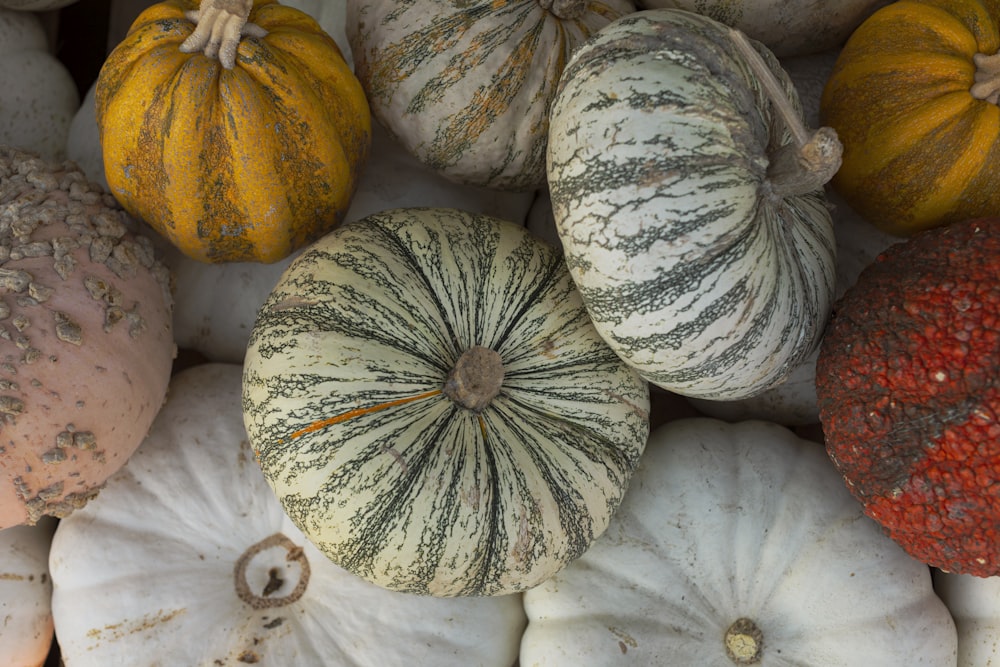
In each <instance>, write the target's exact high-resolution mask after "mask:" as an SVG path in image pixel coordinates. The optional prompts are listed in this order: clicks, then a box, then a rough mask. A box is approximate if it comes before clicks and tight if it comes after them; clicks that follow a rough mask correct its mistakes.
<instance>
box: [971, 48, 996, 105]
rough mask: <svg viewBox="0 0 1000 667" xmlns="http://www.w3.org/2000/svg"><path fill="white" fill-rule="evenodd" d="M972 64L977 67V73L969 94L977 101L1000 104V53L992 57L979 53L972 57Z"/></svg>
mask: <svg viewBox="0 0 1000 667" xmlns="http://www.w3.org/2000/svg"><path fill="white" fill-rule="evenodd" d="M972 62H973V63H975V65H976V73H975V75H974V79H975V83H974V84H972V87H971V88H969V92H970V93H972V96H973V97H975V98H976V99H977V100H986V101H987V102H992V103H993V104H1000V53H994V54H993V55H992V56H988V55H986V54H985V53H977V54H976V55H974V56H972Z"/></svg>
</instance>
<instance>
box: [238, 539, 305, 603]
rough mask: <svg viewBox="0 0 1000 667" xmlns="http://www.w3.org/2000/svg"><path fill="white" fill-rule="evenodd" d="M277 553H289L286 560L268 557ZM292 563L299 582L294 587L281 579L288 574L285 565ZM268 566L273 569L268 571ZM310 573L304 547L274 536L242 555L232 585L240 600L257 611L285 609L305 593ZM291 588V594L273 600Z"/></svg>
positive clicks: (249, 548)
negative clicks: (276, 608)
mask: <svg viewBox="0 0 1000 667" xmlns="http://www.w3.org/2000/svg"><path fill="white" fill-rule="evenodd" d="M274 549H284V550H285V552H286V553H285V555H284V558H281V554H280V553H278V554H273V553H272V554H269V555H268V554H265V552H267V551H270V550H274ZM282 561H284V562H282ZM292 562H296V563H298V568H297V569H298V579H297V581H296V582H295V585H294V586H290V587H289V586H286V579H285V577H283V576H282V575H285V574H286V573H287V572H288V570H289V568H288V567H287V566H286V563H292ZM268 564H270V565H271V567H268ZM265 568H266V570H265ZM310 572H311V570H310V568H309V561H308V560H307V559H306V554H305V551H304V550H303V549H302V547H300V546H299V545H297V544H295V542H293V541H292V540H290V539H289V538H288V537H286V536H285V535H283V534H282V533H275V534H274V535H271V536H270V537H265V538H264V539H263V540H261V541H260V542H257V543H256V544H252V545H250V546H249V547H248V548H247V550H246V551H244V552H243V554H242V555H241V556H240V557H239V560H237V561H236V565H235V567H234V568H233V585H234V586H235V587H236V594H237V595H238V596H239V597H240V599H241V600H243V601H244V602H246V603H247V604H248V605H250V606H251V607H253V608H254V609H268V608H272V607H284V606H285V605H289V604H292V603H293V602H295V601H296V600H298V599H299V598H300V597H302V595H303V594H304V593H305V592H306V586H308V584H309V575H310ZM251 580H252V581H251ZM288 588H291V590H289V591H288V593H286V594H285V595H282V596H280V597H274V594H275V593H278V592H280V591H281V590H283V589H288Z"/></svg>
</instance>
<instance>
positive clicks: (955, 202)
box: [820, 0, 1000, 236]
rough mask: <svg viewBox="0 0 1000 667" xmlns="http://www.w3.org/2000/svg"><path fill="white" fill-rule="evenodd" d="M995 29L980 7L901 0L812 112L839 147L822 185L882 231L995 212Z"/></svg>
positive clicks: (998, 131)
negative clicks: (836, 164) (838, 158)
mask: <svg viewBox="0 0 1000 667" xmlns="http://www.w3.org/2000/svg"><path fill="white" fill-rule="evenodd" d="M998 21H1000V6H998V5H997V4H996V3H995V2H992V1H990V0H902V1H900V2H894V3H892V4H890V5H889V6H887V7H885V8H883V9H880V10H879V11H877V12H875V14H873V15H872V16H871V17H870V18H868V19H867V20H866V21H865V22H864V23H863V24H862V25H861V26H860V27H859V28H858V29H857V30H856V31H855V32H854V33H853V34H852V35H851V38H850V40H848V42H847V44H846V45H845V46H844V48H843V50H842V51H841V53H840V57H839V58H838V60H837V63H836V66H835V67H834V70H833V72H832V73H831V75H830V78H829V81H828V83H827V86H826V89H825V91H824V93H823V98H822V105H821V108H820V111H821V117H822V121H823V122H824V123H826V124H828V125H830V126H831V127H833V128H835V129H836V130H837V133H838V135H839V136H840V139H841V141H842V143H843V146H844V155H843V165H842V166H841V168H840V170H839V171H838V172H837V174H836V176H835V177H834V179H833V181H832V183H833V186H834V187H835V188H836V189H837V191H838V192H840V193H841V194H842V195H843V196H844V198H845V199H846V200H847V201H848V202H849V203H850V204H851V206H853V207H854V208H855V209H856V210H857V211H858V212H859V213H860V214H861V215H863V216H864V217H865V218H866V219H868V220H869V221H870V222H871V223H873V224H875V225H876V226H878V227H879V228H881V229H883V230H884V231H887V232H889V233H892V234H896V235H899V236H908V235H910V234H913V233H914V232H917V231H919V230H922V229H928V228H930V227H935V226H939V225H943V224H948V223H951V222H956V221H960V220H963V219H966V218H971V217H979V216H989V215H995V214H997V212H998V211H1000V168H998V166H997V165H998V161H1000V108H997V90H998V89H1000V67H998V66H997V63H998V61H1000V56H998V55H996V54H997V49H998V47H1000V24H998Z"/></svg>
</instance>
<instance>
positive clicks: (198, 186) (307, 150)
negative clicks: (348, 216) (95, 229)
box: [95, 0, 371, 262]
mask: <svg viewBox="0 0 1000 667" xmlns="http://www.w3.org/2000/svg"><path fill="white" fill-rule="evenodd" d="M196 8H197V4H196V3H195V2H193V0H167V1H166V2H162V3H159V4H156V5H153V6H152V7H150V8H149V9H147V10H146V11H145V12H143V13H142V14H141V15H140V16H139V17H138V18H137V19H136V21H135V23H133V25H132V28H131V29H130V31H129V33H128V35H127V36H126V37H125V39H124V40H123V41H122V42H121V44H119V45H118V46H117V47H116V48H115V50H114V51H113V52H112V53H111V54H110V55H109V56H108V58H107V60H106V62H105V63H104V66H103V67H102V69H101V73H100V77H99V79H98V81H97V85H96V91H95V96H96V111H97V119H98V126H99V129H100V135H101V145H102V148H103V152H104V166H105V175H106V177H107V181H108V185H109V187H110V189H111V191H112V193H113V194H114V195H115V197H116V198H117V199H118V200H119V201H120V202H121V204H122V206H123V207H124V208H125V209H126V210H127V211H128V212H129V213H131V214H132V215H134V216H137V217H140V218H142V219H143V220H145V221H147V222H148V223H149V224H150V225H152V226H153V227H154V228H156V229H157V231H159V232H160V233H161V234H163V235H164V236H166V237H167V238H168V239H170V241H171V242H172V243H174V244H175V245H176V246H177V247H178V248H180V249H181V250H182V251H183V252H184V253H185V254H187V255H189V256H191V257H193V258H195V259H198V260H202V261H209V262H220V261H261V262H273V261H277V260H279V259H282V258H284V257H286V256H288V255H289V254H290V253H291V252H293V251H294V250H296V249H298V248H300V247H302V246H304V245H306V244H307V243H308V242H310V241H312V240H315V239H316V238H318V237H319V236H320V235H322V233H324V232H325V231H328V230H329V229H331V228H333V227H334V226H336V225H337V224H338V223H339V222H340V220H341V218H342V217H343V215H344V214H345V212H346V210H347V207H348V204H349V202H350V199H351V196H352V194H353V192H354V189H355V186H356V182H357V178H358V173H359V171H360V169H361V167H362V165H363V163H364V161H365V159H366V158H367V154H368V147H369V143H370V131H371V117H370V112H369V109H368V105H367V102H366V100H365V97H364V92H363V91H362V89H361V86H360V84H359V83H358V81H357V79H356V78H355V77H354V75H353V73H352V72H351V70H350V68H349V67H348V65H347V64H346V62H345V61H344V59H343V57H342V56H341V54H340V51H339V49H338V48H337V45H336V43H335V42H334V41H333V39H332V38H331V37H330V36H329V35H327V34H326V33H324V32H323V31H322V30H321V29H320V27H319V26H318V25H317V24H316V22H315V21H314V20H313V19H311V18H310V17H309V16H308V15H306V14H304V13H302V12H300V11H298V10H296V9H293V8H290V7H284V6H282V5H279V4H277V3H275V2H272V1H271V0H256V1H255V3H254V7H253V9H252V10H251V13H250V19H249V20H250V21H251V22H253V23H255V24H257V25H258V26H260V27H261V28H263V29H265V30H267V32H268V34H267V35H266V36H265V37H263V38H261V39H256V38H245V39H243V40H242V41H241V42H240V46H239V50H238V55H237V60H236V66H235V67H234V68H233V69H231V70H227V69H225V68H223V67H222V66H221V65H220V64H219V61H218V60H217V59H215V58H209V57H206V56H205V55H203V54H201V53H195V54H188V53H181V52H180V51H179V49H178V47H179V45H180V44H181V42H183V41H184V40H185V39H186V38H187V37H188V36H189V35H190V34H191V33H192V32H193V30H194V24H193V23H191V22H190V21H188V20H187V19H186V18H184V11H185V10H193V9H196Z"/></svg>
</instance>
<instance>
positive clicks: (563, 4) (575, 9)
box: [538, 0, 587, 21]
mask: <svg viewBox="0 0 1000 667" xmlns="http://www.w3.org/2000/svg"><path fill="white" fill-rule="evenodd" d="M538 4H539V5H541V6H542V9H544V10H546V11H549V12H551V13H552V14H553V15H555V17H556V18H560V19H563V20H564V21H572V20H573V19H578V18H580V17H581V16H582V15H583V12H584V11H586V9H587V0H538Z"/></svg>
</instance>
